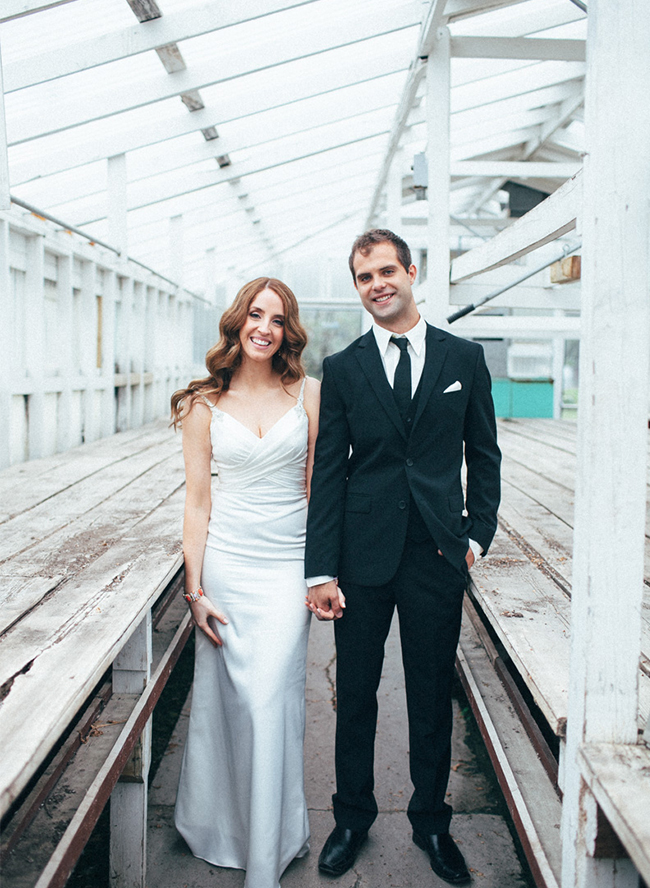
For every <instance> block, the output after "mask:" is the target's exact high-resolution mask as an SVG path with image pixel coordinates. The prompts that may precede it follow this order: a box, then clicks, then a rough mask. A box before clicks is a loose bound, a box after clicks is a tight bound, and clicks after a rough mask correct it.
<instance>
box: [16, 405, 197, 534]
mask: <svg viewBox="0 0 650 888" xmlns="http://www.w3.org/2000/svg"><path fill="white" fill-rule="evenodd" d="M170 435H171V432H170V430H169V429H168V427H167V423H166V422H165V421H164V420H162V421H160V422H157V423H152V424H151V425H148V426H143V427H141V428H139V429H131V430H129V431H127V432H120V433H119V434H117V435H111V436H110V437H108V438H100V439H99V440H97V441H93V442H92V443H91V444H82V445H81V446H80V447H75V448H73V449H72V450H68V451H66V452H65V453H58V454H56V455H54V456H49V457H44V458H43V459H36V460H30V461H29V462H23V463H19V464H17V465H15V466H11V467H10V468H8V469H4V470H3V471H2V472H0V523H4V522H6V521H8V520H10V519H11V518H13V517H15V516H16V515H19V514H20V513H21V512H24V511H26V510H27V509H32V508H34V506H36V505H38V504H39V503H42V502H44V501H45V500H47V499H49V498H50V497H52V496H56V495H57V494H59V493H61V492H63V491H65V490H66V489H67V488H68V487H70V486H72V485H74V484H78V483H79V482H81V481H83V480H84V479H85V478H88V477H90V476H91V475H93V474H94V473H96V472H100V471H101V470H102V469H104V468H105V467H107V466H109V465H112V464H114V463H118V462H120V461H122V460H126V459H129V458H130V457H132V456H135V455H136V454H137V453H139V452H141V451H143V450H146V449H147V448H151V447H155V446H156V445H158V444H160V443H162V442H163V441H165V440H167V438H169V437H170ZM179 446H180V445H179Z"/></svg>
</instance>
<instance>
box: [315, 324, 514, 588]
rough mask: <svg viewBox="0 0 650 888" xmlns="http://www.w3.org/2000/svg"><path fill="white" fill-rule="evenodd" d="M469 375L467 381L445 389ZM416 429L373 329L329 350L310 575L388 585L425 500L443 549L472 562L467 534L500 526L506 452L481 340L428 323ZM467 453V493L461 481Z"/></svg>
mask: <svg viewBox="0 0 650 888" xmlns="http://www.w3.org/2000/svg"><path fill="white" fill-rule="evenodd" d="M456 382H460V384H461V387H460V388H457V390H455V391H450V392H446V393H445V389H446V388H447V387H448V386H450V385H453V384H454V383H456ZM411 426H412V427H411V428H410V429H407V427H406V425H405V423H404V422H403V421H402V419H401V417H400V414H399V411H398V409H397V405H396V403H395V399H394V397H393V391H392V388H391V387H390V385H389V383H388V380H387V378H386V373H385V370H384V367H383V364H382V360H381V356H380V354H379V349H378V348H377V343H376V341H375V337H374V335H373V333H372V331H369V332H368V333H366V334H365V335H363V336H361V337H360V338H359V339H357V340H356V341H355V342H353V343H352V344H351V345H349V346H348V347H347V348H346V349H345V350H344V351H342V352H339V353H338V354H336V355H332V356H330V357H328V358H326V359H325V361H324V363H323V383H322V388H321V409H320V427H319V434H318V440H317V443H316V454H315V465H314V474H313V477H312V484H311V498H310V503H309V516H308V520H307V547H306V554H305V575H306V576H307V577H313V576H321V575H325V574H329V575H330V576H335V577H338V578H339V580H341V581H343V582H345V581H348V582H351V583H355V584H359V585H367V586H371V585H382V584H384V583H386V582H388V581H389V580H390V579H391V577H392V576H393V575H394V574H395V572H396V570H397V567H398V565H399V561H400V558H401V556H402V552H403V549H404V541H405V537H406V528H407V524H408V512H409V505H410V502H411V496H412V498H413V501H414V502H415V503H416V504H417V506H418V508H419V510H420V513H421V515H422V518H423V519H424V522H425V523H426V525H427V527H428V529H429V531H430V533H431V536H432V537H433V540H434V541H435V543H436V544H437V546H438V548H439V549H440V550H441V551H442V553H443V555H444V556H445V557H446V558H447V559H448V560H449V561H450V562H451V563H452V564H454V565H455V566H456V567H458V568H459V569H461V570H462V569H464V564H465V555H466V553H467V549H468V545H469V544H468V538H469V537H471V538H472V539H474V540H476V541H477V542H478V543H480V544H481V546H482V547H483V549H484V551H485V552H487V550H488V548H489V546H490V543H491V541H492V537H493V536H494V532H495V530H496V516H497V507H498V505H499V496H500V485H499V466H500V462H501V453H500V451H499V448H498V446H497V442H496V423H495V419H494V406H493V402H492V396H491V392H490V375H489V373H488V370H487V367H486V365H485V358H484V355H483V349H482V347H481V346H480V345H479V344H478V343H475V342H469V341H468V340H465V339H459V338H458V337H456V336H452V335H451V334H450V333H447V332H446V331H444V330H439V329H438V328H436V327H432V326H431V325H429V324H427V333H426V358H425V364H424V369H423V371H422V378H421V380H420V385H419V399H418V402H417V409H416V412H415V416H414V418H413V420H412V423H411ZM463 454H464V456H465V462H466V465H467V485H466V491H467V492H466V496H464V495H463V487H462V484H461V468H462V463H463Z"/></svg>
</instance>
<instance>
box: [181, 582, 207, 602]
mask: <svg viewBox="0 0 650 888" xmlns="http://www.w3.org/2000/svg"><path fill="white" fill-rule="evenodd" d="M202 597H203V589H202V588H201V587H200V586H199V588H198V589H197V590H196V592H184V593H183V598H184V599H185V601H187V603H188V604H192V602H194V601H198V600H199V598H202Z"/></svg>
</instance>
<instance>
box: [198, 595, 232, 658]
mask: <svg viewBox="0 0 650 888" xmlns="http://www.w3.org/2000/svg"><path fill="white" fill-rule="evenodd" d="M190 610H191V611H192V618H193V620H194V625H195V626H198V628H199V629H200V630H201V632H203V634H204V635H205V636H207V638H209V639H210V641H211V642H212V644H213V645H214V647H221V645H222V644H223V642H222V640H221V637H220V635H219V632H218V631H215V630H213V629H212V626H211V625H210V622H209V621H210V618H211V617H214V619H215V620H217V621H218V622H219V623H221V624H222V625H224V626H226V625H227V624H228V619H227V618H226V616H225V615H224V614H222V613H221V611H220V610H217V608H216V607H215V606H214V605H213V604H212V602H211V601H210V599H209V598H207V597H206V596H205V595H203V596H201V598H200V599H199V600H198V601H193V602H192V603H191V604H190ZM215 628H216V627H215Z"/></svg>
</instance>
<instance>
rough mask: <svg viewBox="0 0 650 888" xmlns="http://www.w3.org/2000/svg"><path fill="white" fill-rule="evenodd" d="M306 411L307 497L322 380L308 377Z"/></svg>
mask: <svg viewBox="0 0 650 888" xmlns="http://www.w3.org/2000/svg"><path fill="white" fill-rule="evenodd" d="M304 398H305V400H304V404H305V412H306V414H307V418H308V419H309V437H308V442H307V446H308V450H307V479H306V480H307V499H309V493H310V490H311V474H312V471H313V469H314V447H315V446H316V438H317V436H318V411H319V409H320V382H319V381H318V380H317V379H312V377H311V376H308V377H307V381H306V383H305V395H304Z"/></svg>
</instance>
